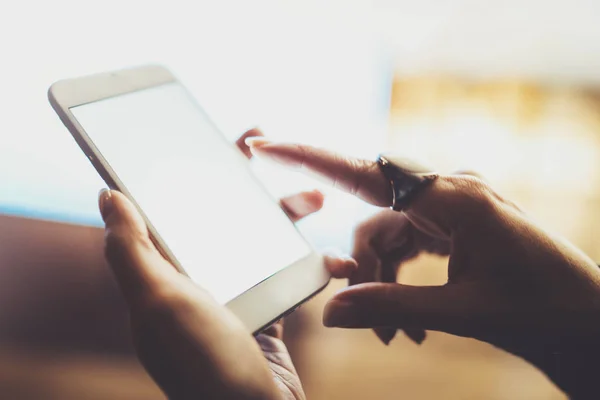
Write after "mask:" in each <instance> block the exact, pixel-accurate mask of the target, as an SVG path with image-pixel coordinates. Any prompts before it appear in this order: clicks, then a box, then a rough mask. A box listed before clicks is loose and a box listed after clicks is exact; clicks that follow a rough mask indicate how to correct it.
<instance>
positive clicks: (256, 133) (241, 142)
mask: <svg viewBox="0 0 600 400" xmlns="http://www.w3.org/2000/svg"><path fill="white" fill-rule="evenodd" d="M261 136H264V135H263V133H262V132H261V130H260V129H258V128H252V129H250V130H249V131H246V132H245V133H244V134H243V135H242V136H240V137H239V139H238V140H236V141H235V145H236V146H237V148H238V149H240V151H241V152H242V153H244V155H245V156H246V157H248V158H252V152H251V151H250V147H248V145H247V144H246V139H248V138H252V137H261Z"/></svg>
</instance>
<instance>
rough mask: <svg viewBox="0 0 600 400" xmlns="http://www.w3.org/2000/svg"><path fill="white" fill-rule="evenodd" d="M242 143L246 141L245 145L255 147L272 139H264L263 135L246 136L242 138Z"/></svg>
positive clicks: (263, 144) (269, 142) (268, 142)
mask: <svg viewBox="0 0 600 400" xmlns="http://www.w3.org/2000/svg"><path fill="white" fill-rule="evenodd" d="M244 143H246V146H248V147H250V148H252V149H257V148H259V147H262V146H265V145H267V144H271V143H273V142H272V141H270V140H269V139H265V138H264V137H256V136H254V137H249V138H246V140H244Z"/></svg>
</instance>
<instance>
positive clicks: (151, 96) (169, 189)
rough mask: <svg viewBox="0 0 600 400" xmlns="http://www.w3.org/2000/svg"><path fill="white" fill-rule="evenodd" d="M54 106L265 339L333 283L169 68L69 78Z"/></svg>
mask: <svg viewBox="0 0 600 400" xmlns="http://www.w3.org/2000/svg"><path fill="white" fill-rule="evenodd" d="M48 97H49V100H50V103H51V105H52V107H53V108H54V110H55V111H56V113H57V114H58V115H59V117H60V119H61V120H62V122H63V123H64V124H65V126H66V127H67V129H68V130H69V132H71V135H72V136H73V138H74V139H75V141H76V142H77V143H78V144H79V146H80V148H81V150H82V151H83V152H84V153H85V155H86V156H87V158H88V159H89V160H90V161H91V163H92V165H93V166H94V168H95V169H96V170H97V171H98V173H99V174H100V176H101V177H102V178H103V179H104V181H105V182H106V184H107V185H108V187H110V188H111V189H115V190H118V191H120V192H122V193H123V194H124V195H125V196H127V197H128V198H129V199H130V200H131V201H132V202H133V204H134V205H135V206H136V207H137V209H138V210H139V212H140V213H141V214H142V216H143V217H144V220H145V222H146V224H147V226H148V231H149V232H150V235H151V237H152V240H153V241H154V243H155V244H156V246H157V247H158V249H159V250H160V251H161V253H162V254H163V255H164V256H165V257H166V258H167V259H168V260H169V261H171V262H172V263H173V265H174V266H175V267H176V268H177V269H178V270H179V271H180V272H181V273H183V274H186V275H188V276H189V277H190V278H191V279H192V280H193V281H194V282H196V283H197V284H198V285H199V286H201V287H203V288H205V289H206V290H208V291H209V292H210V293H211V294H212V295H213V296H214V297H215V298H216V299H217V301H219V302H221V303H222V304H224V305H226V307H228V308H229V309H230V310H232V311H233V312H234V313H235V314H236V315H237V316H238V317H239V318H240V319H241V320H242V322H243V323H244V324H245V325H246V326H247V327H248V329H249V330H250V331H252V332H253V333H257V332H260V330H262V329H263V328H265V327H268V326H269V325H270V324H271V323H272V322H274V321H276V320H277V319H279V318H281V317H282V316H283V315H286V314H287V313H289V312H291V311H292V310H294V309H295V308H296V307H298V306H299V305H300V304H302V303H303V302H304V301H306V300H307V299H308V298H310V297H312V296H313V295H314V294H316V293H317V292H319V291H320V290H322V289H323V288H324V287H325V286H326V285H327V283H328V282H329V279H330V276H329V274H328V272H327V270H326V268H325V266H324V262H323V258H322V256H321V255H319V254H318V253H316V252H315V251H314V250H313V249H312V248H311V246H310V245H309V244H308V243H307V241H306V240H305V239H304V238H303V237H302V236H301V235H300V233H299V232H298V230H297V229H296V227H295V226H294V224H293V223H292V221H290V219H289V218H288V217H287V215H286V214H285V212H284V211H283V210H282V209H281V207H280V206H279V204H278V203H277V202H276V201H275V199H273V198H271V196H270V195H269V194H268V193H267V192H266V190H265V189H264V188H263V187H262V186H261V184H260V182H259V181H258V179H257V178H256V177H255V176H254V175H253V173H252V171H251V169H250V163H249V161H248V160H247V159H246V157H244V156H243V154H242V152H241V151H240V150H239V149H237V147H236V146H235V145H234V144H232V143H229V142H228V141H227V139H226V138H225V136H224V135H223V134H222V133H221V132H220V131H219V130H218V129H217V127H216V126H215V124H213V123H212V122H211V120H210V118H209V117H208V116H207V115H206V113H205V112H204V110H203V109H202V108H201V107H200V106H199V105H198V103H197V102H196V101H195V100H194V98H193V97H192V96H191V95H190V93H189V92H188V91H187V90H186V89H185V87H184V86H183V85H182V84H181V83H180V82H179V81H178V80H177V79H176V78H175V76H174V75H173V74H172V73H171V72H169V70H167V69H166V68H163V67H161V66H144V67H139V68H133V69H126V70H121V71H116V72H109V73H103V74H97V75H92V76H87V77H80V78H75V79H68V80H62V81H59V82H56V83H54V84H53V85H52V86H51V87H50V89H49V91H48Z"/></svg>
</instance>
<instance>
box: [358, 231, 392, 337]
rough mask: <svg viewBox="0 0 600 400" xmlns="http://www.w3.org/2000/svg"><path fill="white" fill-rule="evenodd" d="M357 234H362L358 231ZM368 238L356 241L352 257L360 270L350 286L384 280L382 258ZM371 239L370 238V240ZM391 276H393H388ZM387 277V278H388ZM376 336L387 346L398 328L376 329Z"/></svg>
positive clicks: (360, 238)
mask: <svg viewBox="0 0 600 400" xmlns="http://www.w3.org/2000/svg"><path fill="white" fill-rule="evenodd" d="M357 233H360V231H358V232H357ZM366 239H367V238H366V237H363V236H360V237H358V238H356V239H355V241H354V249H353V251H352V256H353V258H355V259H356V260H357V262H358V270H357V271H356V273H355V274H353V275H352V276H351V277H350V279H349V282H348V284H349V285H358V284H361V283H366V282H377V281H378V280H383V279H384V275H385V274H384V271H383V270H384V267H383V266H382V265H381V258H380V257H379V255H378V254H377V252H376V251H375V249H374V248H373V246H372V245H371V240H366ZM369 239H370V238H369ZM392 273H393V275H394V281H395V279H396V275H395V269H394V270H393V272H392ZM387 275H391V274H387ZM386 277H387V276H386ZM373 331H374V332H375V335H376V336H377V337H378V338H379V340H381V342H382V343H383V344H385V345H386V346H387V345H388V344H390V342H391V341H392V340H393V339H394V337H395V336H396V328H388V327H383V328H375V329H374V330H373Z"/></svg>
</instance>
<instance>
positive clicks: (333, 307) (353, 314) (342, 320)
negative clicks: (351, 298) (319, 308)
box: [323, 301, 359, 328]
mask: <svg viewBox="0 0 600 400" xmlns="http://www.w3.org/2000/svg"><path fill="white" fill-rule="evenodd" d="M358 320H359V317H358V314H357V311H356V307H354V305H353V304H352V303H348V302H341V301H333V302H329V303H327V305H325V310H324V311H323V325H325V326H326V327H328V328H351V327H353V326H356V325H357V323H358Z"/></svg>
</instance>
